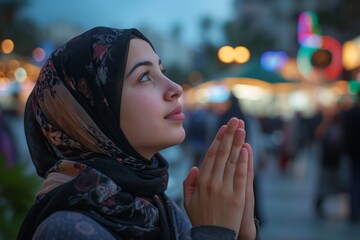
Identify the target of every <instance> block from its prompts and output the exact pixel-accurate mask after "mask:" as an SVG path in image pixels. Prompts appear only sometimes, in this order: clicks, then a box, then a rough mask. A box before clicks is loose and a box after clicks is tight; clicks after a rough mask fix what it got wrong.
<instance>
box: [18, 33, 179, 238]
mask: <svg viewBox="0 0 360 240" xmlns="http://www.w3.org/2000/svg"><path fill="white" fill-rule="evenodd" d="M133 38H140V39H143V40H144V41H147V42H148V43H149V44H150V45H151V43H150V42H149V40H148V39H147V38H146V37H145V36H144V35H143V34H142V33H140V32H139V31H138V30H136V29H114V28H107V27H96V28H93V29H90V30H89V31H87V32H85V33H83V34H80V35H79V36H77V37H75V38H73V39H71V40H70V41H69V42H67V43H66V44H65V45H64V46H62V47H60V48H59V49H57V50H56V51H54V52H53V53H52V55H51V56H50V58H49V59H48V60H47V62H46V63H45V64H44V66H43V68H42V70H41V72H40V74H39V77H38V80H37V83H36V85H35V87H34V89H33V91H32V93H31V94H30V96H29V98H28V101H27V105H26V110H25V132H26V138H27V142H28V146H29V150H30V153H31V157H32V160H33V162H34V165H35V167H36V170H37V172H38V174H39V175H40V176H41V177H44V178H45V182H44V185H43V189H42V192H41V194H39V195H38V197H37V202H36V203H35V205H34V206H33V207H32V209H31V210H30V212H29V214H28V216H27V217H26V219H25V221H24V223H23V226H22V229H21V231H20V233H19V236H18V239H22V238H29V236H32V234H33V233H34V231H35V230H36V228H37V226H38V225H39V224H40V223H41V222H42V221H43V220H44V219H46V217H48V216H49V215H51V214H52V213H54V212H56V211H59V210H69V209H71V210H72V211H81V212H83V213H85V214H87V215H90V216H91V217H92V218H94V219H96V220H97V221H98V222H99V223H101V224H103V225H104V226H106V227H107V228H109V229H111V231H112V232H113V234H114V236H117V237H122V238H125V239H127V238H132V239H160V236H161V239H169V238H171V235H172V234H173V233H172V231H171V230H170V229H169V225H168V221H169V217H168V216H167V215H168V213H167V207H166V197H165V195H164V194H163V193H164V191H165V189H166V186H167V181H168V172H167V168H168V165H167V162H166V161H165V160H164V159H163V158H162V157H161V156H160V154H156V155H155V156H154V157H153V158H152V159H151V160H145V159H144V158H143V157H142V156H140V154H139V153H138V152H137V151H136V150H135V149H134V148H133V147H132V146H131V144H130V143H129V142H128V140H127V139H126V137H125V135H124V133H123V131H122V130H121V129H120V106H121V95H122V85H123V79H124V75H125V67H126V60H127V55H128V50H129V43H130V40H131V39H133ZM151 46H152V45H151ZM90 210H91V211H90Z"/></svg>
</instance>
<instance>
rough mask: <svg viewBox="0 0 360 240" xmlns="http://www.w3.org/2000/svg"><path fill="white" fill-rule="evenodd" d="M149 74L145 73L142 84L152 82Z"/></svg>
mask: <svg viewBox="0 0 360 240" xmlns="http://www.w3.org/2000/svg"><path fill="white" fill-rule="evenodd" d="M150 80H151V79H150V77H149V73H145V74H144V75H142V76H141V77H140V82H145V81H150Z"/></svg>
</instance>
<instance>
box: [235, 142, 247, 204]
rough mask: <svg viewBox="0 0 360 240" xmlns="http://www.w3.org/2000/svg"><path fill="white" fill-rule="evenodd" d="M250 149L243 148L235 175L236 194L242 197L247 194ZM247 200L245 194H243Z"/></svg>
mask: <svg viewBox="0 0 360 240" xmlns="http://www.w3.org/2000/svg"><path fill="white" fill-rule="evenodd" d="M248 159H249V154H248V149H246V148H242V149H241V151H240V155H239V159H238V163H237V166H236V170H235V174H234V185H233V186H234V192H235V193H238V194H240V195H241V193H244V192H245V189H246V182H247V174H248ZM243 195H244V196H243V197H244V198H245V194H243Z"/></svg>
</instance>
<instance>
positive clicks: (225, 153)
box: [211, 118, 240, 185]
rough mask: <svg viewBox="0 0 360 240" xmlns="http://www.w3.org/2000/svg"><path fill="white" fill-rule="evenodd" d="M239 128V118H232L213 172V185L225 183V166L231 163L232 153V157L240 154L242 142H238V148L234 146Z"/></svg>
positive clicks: (219, 149)
mask: <svg viewBox="0 0 360 240" xmlns="http://www.w3.org/2000/svg"><path fill="white" fill-rule="evenodd" d="M238 126H239V120H238V119H237V118H231V119H230V120H229V122H228V124H227V128H226V131H225V133H224V136H223V139H222V141H221V143H220V145H219V147H218V150H217V153H216V158H215V162H214V164H213V168H212V172H211V181H212V182H213V185H216V184H221V183H222V182H223V177H224V169H225V165H226V164H227V162H228V161H229V159H230V155H231V153H232V155H236V154H238V153H239V152H240V141H236V143H237V146H234V136H235V135H236V134H235V133H236V132H237V129H238ZM238 134H239V133H238Z"/></svg>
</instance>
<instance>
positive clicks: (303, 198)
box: [259, 150, 360, 240]
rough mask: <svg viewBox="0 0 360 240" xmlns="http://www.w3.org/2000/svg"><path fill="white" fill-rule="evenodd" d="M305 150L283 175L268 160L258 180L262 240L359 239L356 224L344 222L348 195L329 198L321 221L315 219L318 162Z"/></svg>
mask: <svg viewBox="0 0 360 240" xmlns="http://www.w3.org/2000/svg"><path fill="white" fill-rule="evenodd" d="M312 153H313V154H311V153H310V151H309V150H306V151H304V152H303V153H302V154H300V155H299V156H298V157H297V158H296V160H295V161H294V163H293V164H292V165H291V167H290V168H289V169H288V171H287V172H286V173H281V172H280V171H279V168H278V166H277V163H276V160H275V159H271V161H269V162H268V165H267V168H266V169H265V170H263V171H261V172H260V173H259V174H260V176H259V177H260V178H259V180H260V181H259V185H260V186H259V187H260V194H261V196H260V200H261V202H260V203H259V205H260V207H261V215H262V216H261V218H262V220H263V222H262V225H261V239H262V240H343V239H360V223H356V224H355V223H350V222H348V221H347V219H346V215H347V213H348V211H349V207H348V205H347V201H348V196H347V195H346V194H338V195H334V196H330V197H328V198H327V199H326V201H325V203H324V206H323V207H324V212H325V216H327V217H325V218H323V219H321V218H319V217H318V216H316V214H315V211H314V208H313V201H314V194H315V193H316V182H317V177H318V176H319V174H318V173H319V166H318V161H317V159H315V157H314V156H316V154H314V151H312Z"/></svg>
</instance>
